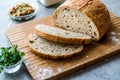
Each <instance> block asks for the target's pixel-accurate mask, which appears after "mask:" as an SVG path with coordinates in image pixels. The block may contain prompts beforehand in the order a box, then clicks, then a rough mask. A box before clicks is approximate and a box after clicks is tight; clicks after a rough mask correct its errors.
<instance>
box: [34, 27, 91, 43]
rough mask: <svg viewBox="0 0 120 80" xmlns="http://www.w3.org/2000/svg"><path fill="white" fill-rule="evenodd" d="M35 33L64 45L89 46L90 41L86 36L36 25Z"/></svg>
mask: <svg viewBox="0 0 120 80" xmlns="http://www.w3.org/2000/svg"><path fill="white" fill-rule="evenodd" d="M35 31H36V34H37V35H38V36H41V37H43V38H45V39H47V40H51V41H55V42H60V43H64V44H89V43H90V42H91V41H92V39H91V37H90V36H88V35H85V34H81V33H76V32H72V31H67V30H64V29H60V28H56V27H52V26H47V25H37V26H36V27H35Z"/></svg>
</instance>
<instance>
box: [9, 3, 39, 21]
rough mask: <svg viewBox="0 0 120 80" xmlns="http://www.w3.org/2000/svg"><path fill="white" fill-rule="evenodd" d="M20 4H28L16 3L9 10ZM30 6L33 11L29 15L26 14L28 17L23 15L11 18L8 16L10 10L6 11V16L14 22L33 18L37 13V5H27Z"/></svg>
mask: <svg viewBox="0 0 120 80" xmlns="http://www.w3.org/2000/svg"><path fill="white" fill-rule="evenodd" d="M20 3H28V2H18V3H15V4H14V5H13V6H12V7H11V8H10V10H11V9H12V8H13V7H14V6H15V5H17V4H20ZM28 4H29V5H30V6H32V8H33V9H34V10H35V11H34V12H33V13H31V14H28V15H24V16H13V15H11V14H10V10H9V11H8V15H9V16H10V18H12V19H15V20H28V19H30V18H32V17H34V16H35V15H36V13H37V11H38V5H37V4H35V3H28Z"/></svg>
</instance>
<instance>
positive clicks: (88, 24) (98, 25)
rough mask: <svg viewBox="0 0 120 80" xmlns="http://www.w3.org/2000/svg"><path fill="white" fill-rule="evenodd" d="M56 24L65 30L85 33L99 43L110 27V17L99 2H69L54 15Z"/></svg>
mask: <svg viewBox="0 0 120 80" xmlns="http://www.w3.org/2000/svg"><path fill="white" fill-rule="evenodd" d="M53 21H54V23H55V24H56V25H57V26H58V27H60V28H63V29H66V30H70V31H74V32H78V33H83V34H87V35H89V36H91V37H92V38H93V40H95V41H98V40H100V39H101V37H102V36H103V35H104V34H105V33H106V31H107V30H108V28H109V27H110V24H111V21H110V15H109V12H108V10H107V8H106V6H105V5H104V4H103V3H101V2H100V1H99V0H67V1H66V2H65V3H63V4H62V5H61V6H59V7H58V8H57V9H56V10H55V11H54V13H53Z"/></svg>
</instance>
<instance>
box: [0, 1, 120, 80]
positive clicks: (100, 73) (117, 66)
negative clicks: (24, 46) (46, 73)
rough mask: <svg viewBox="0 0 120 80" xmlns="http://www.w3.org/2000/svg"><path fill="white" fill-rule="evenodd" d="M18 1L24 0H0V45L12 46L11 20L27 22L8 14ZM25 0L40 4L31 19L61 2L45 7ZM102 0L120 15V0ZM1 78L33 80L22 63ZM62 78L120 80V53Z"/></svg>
mask: <svg viewBox="0 0 120 80" xmlns="http://www.w3.org/2000/svg"><path fill="white" fill-rule="evenodd" d="M18 1H23V0H0V47H2V46H10V43H9V42H8V40H7V38H6V36H5V30H6V29H7V28H8V27H9V23H10V21H12V25H15V24H19V23H23V22H26V21H15V20H11V19H10V18H9V16H8V10H9V9H10V6H12V5H13V4H15V3H16V2H18ZM25 1H29V2H32V3H33V2H34V3H36V5H38V6H39V11H38V13H37V14H36V16H35V17H34V18H33V19H31V20H34V19H39V18H42V17H45V16H48V15H50V14H52V12H53V11H54V9H56V7H57V6H59V4H57V5H54V6H51V7H44V6H43V5H42V4H40V3H39V2H38V1H37V0H25ZM102 2H103V3H104V4H105V5H106V6H107V7H108V9H109V10H110V11H111V12H112V13H114V14H116V15H117V16H120V0H102ZM0 80H32V78H31V76H30V75H29V73H28V72H27V70H26V69H25V67H24V65H22V67H21V69H20V70H19V71H18V72H16V73H14V74H7V73H4V72H2V73H1V74H0ZM61 80H120V54H118V55H115V56H113V57H111V58H109V59H105V60H104V61H101V62H99V63H97V64H95V65H91V66H89V67H88V68H85V69H83V70H77V71H76V72H74V73H72V74H70V75H68V76H65V77H63V78H62V79H61Z"/></svg>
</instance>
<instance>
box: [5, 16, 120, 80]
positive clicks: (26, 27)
mask: <svg viewBox="0 0 120 80" xmlns="http://www.w3.org/2000/svg"><path fill="white" fill-rule="evenodd" d="M111 21H112V26H111V28H110V29H109V31H108V32H107V33H106V35H105V36H104V37H103V38H102V39H101V40H100V41H99V42H93V43H91V44H90V45H86V46H85V48H84V50H83V51H82V52H81V53H80V55H77V56H76V57H73V58H70V59H65V60H58V61H54V60H48V59H43V58H40V57H39V56H36V55H35V54H34V53H32V52H31V50H30V49H29V47H28V45H27V42H26V36H27V35H28V34H29V33H32V32H34V26H35V25H37V24H46V25H50V26H54V23H53V22H52V18H51V16H48V17H45V18H42V19H39V20H33V21H29V22H26V23H22V24H19V25H15V26H12V27H10V28H8V29H7V30H6V36H7V37H8V39H9V41H10V43H11V44H12V45H13V44H18V46H19V47H18V49H19V50H20V51H24V52H25V53H26V55H25V57H24V64H25V66H26V68H27V70H28V71H29V73H30V75H31V76H32V77H33V79H35V80H56V79H59V78H60V77H63V76H65V75H67V74H70V73H71V72H74V71H76V70H77V69H80V68H84V67H89V65H91V64H94V63H96V62H98V61H100V60H103V59H105V58H106V57H109V56H112V55H114V54H116V53H118V52H120V37H119V36H120V18H118V17H116V16H113V15H111Z"/></svg>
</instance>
